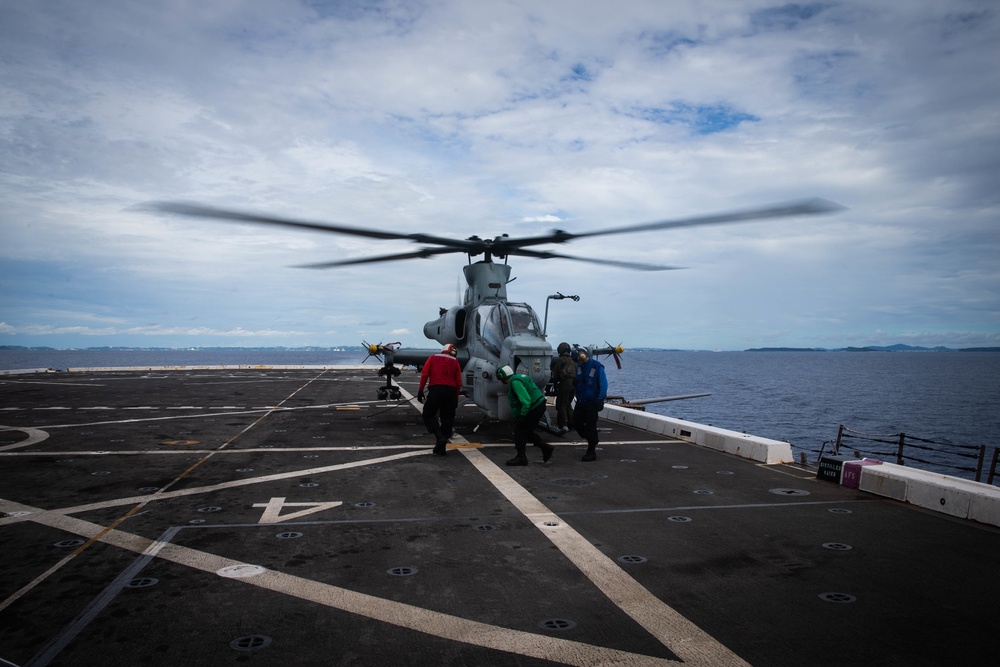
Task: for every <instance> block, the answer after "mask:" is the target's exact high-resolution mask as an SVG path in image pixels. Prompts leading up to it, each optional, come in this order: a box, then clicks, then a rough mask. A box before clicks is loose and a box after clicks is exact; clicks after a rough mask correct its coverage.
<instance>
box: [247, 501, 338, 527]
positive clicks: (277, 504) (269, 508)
mask: <svg viewBox="0 0 1000 667" xmlns="http://www.w3.org/2000/svg"><path fill="white" fill-rule="evenodd" d="M343 504H344V502H343V501H342V500H337V501H335V502H329V503H286V502H285V499H284V498H271V500H269V501H268V502H266V503H254V505H253V506H254V507H263V508H264V513H263V514H262V515H261V517H260V521H258V522H257V523H280V522H282V521H288V520H289V519H297V518H299V517H301V516H305V515H307V514H312V513H314V512H322V511H323V510H328V509H332V508H334V507H339V506H340V505H343ZM282 507H308V508H309V509H307V510H299V511H298V512H292V513H290V514H285V515H284V516H281V508H282Z"/></svg>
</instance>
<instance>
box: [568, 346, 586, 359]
mask: <svg viewBox="0 0 1000 667" xmlns="http://www.w3.org/2000/svg"><path fill="white" fill-rule="evenodd" d="M569 356H570V357H571V358H572V359H573V361H580V357H583V356H587V351H586V350H585V349H583V348H582V347H574V348H573V351H572V352H571V353H570V355H569Z"/></svg>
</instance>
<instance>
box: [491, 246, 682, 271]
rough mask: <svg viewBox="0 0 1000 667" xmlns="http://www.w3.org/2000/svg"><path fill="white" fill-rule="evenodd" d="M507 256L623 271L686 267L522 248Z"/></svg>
mask: <svg viewBox="0 0 1000 667" xmlns="http://www.w3.org/2000/svg"><path fill="white" fill-rule="evenodd" d="M507 254H508V255H517V256H521V257H534V258H535V259H569V260H573V261H575V262H588V263H590V264H604V265H607V266H620V267H622V268H625V269H637V270H639V271H679V270H683V269H685V268H687V267H684V266H664V265H662V264H643V263H641V262H625V261H621V260H615V259H598V258H596V257H578V256H575V255H562V254H560V253H557V252H542V251H538V250H526V249H524V248H511V249H508V250H507Z"/></svg>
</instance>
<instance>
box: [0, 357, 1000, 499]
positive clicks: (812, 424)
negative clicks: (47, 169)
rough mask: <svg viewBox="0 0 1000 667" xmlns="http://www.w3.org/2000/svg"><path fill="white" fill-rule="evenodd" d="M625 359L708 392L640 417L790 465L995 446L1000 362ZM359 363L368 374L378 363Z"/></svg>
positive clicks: (656, 390) (632, 390)
mask: <svg viewBox="0 0 1000 667" xmlns="http://www.w3.org/2000/svg"><path fill="white" fill-rule="evenodd" d="M364 359H365V353H364V352H363V351H348V352H329V351H302V350H249V349H248V350H150V351H139V350H135V351H133V350H51V351H36V350H0V370H10V369H19V368H53V369H60V370H65V369H67V368H84V367H122V366H180V365H187V366H194V365H241V364H242V365H253V364H273V365H353V364H359V363H362V362H363V361H364ZM622 361H623V365H622V368H621V369H618V368H616V366H615V363H614V360H613V359H611V358H605V359H603V362H604V364H605V366H606V368H607V373H608V380H609V384H610V392H609V393H610V394H612V395H620V396H624V397H625V398H627V399H632V400H635V399H640V398H653V397H660V396H673V395H681V394H694V393H710V394H711V396H708V397H704V398H695V399H689V400H684V401H672V402H669V403H658V404H653V405H649V406H647V407H646V410H647V411H648V412H653V413H656V414H662V415H667V416H671V417H678V418H681V419H687V420H690V421H694V422H699V423H702V424H711V425H714V426H718V427H721V428H726V429H731V430H734V431H741V432H745V433H750V434H753V435H758V436H763V437H767V438H772V439H775V440H784V441H787V442H789V443H791V445H792V449H793V451H794V452H795V454H796V456H798V455H799V452H806V453H807V455H808V456H809V458H810V459H811V460H814V459H815V458H816V457H817V455H818V454H819V452H820V451H821V450H822V449H824V448H825V450H826V451H827V452H829V451H830V448H831V447H832V442H833V441H834V440H835V439H836V437H837V429H838V426H839V425H841V424H843V425H844V426H845V427H847V428H848V429H851V431H854V432H857V433H859V434H869V435H872V436H880V437H874V438H869V437H867V436H865V435H857V434H855V435H854V436H853V437H850V438H848V439H846V440H845V441H844V443H845V444H844V447H846V448H847V450H848V451H849V452H853V451H854V450H858V451H860V452H861V453H862V454H863V455H866V456H874V457H875V458H880V459H883V460H887V461H895V456H896V444H895V443H896V441H897V440H898V436H897V435H896V434H898V433H900V432H905V433H906V434H907V446H906V448H905V449H904V459H905V462H906V463H907V465H912V466H914V467H919V468H924V469H928V470H934V471H937V472H943V473H946V474H951V475H956V476H959V477H964V478H967V479H972V478H973V473H972V472H970V470H968V469H974V468H975V466H976V460H975V458H974V457H975V456H976V454H977V452H976V451H975V450H973V449H969V448H970V447H974V446H978V445H986V446H987V453H986V466H987V467H988V466H989V463H990V458H991V456H992V448H993V447H997V446H1000V353H990V352H662V351H655V352H654V351H626V353H625V354H624V355H623V359H622ZM366 363H368V364H370V365H372V366H373V371H372V372H373V373H374V372H375V367H376V366H377V364H378V362H377V361H375V360H374V359H368V360H367V362H366ZM910 438H918V439H921V440H929V441H933V443H924V442H920V441H911V440H910ZM917 446H920V447H925V448H927V449H920V448H918V447H917ZM982 479H983V481H985V480H986V476H985V473H984V475H983V478H982ZM994 483H995V484H1000V479H997V480H994Z"/></svg>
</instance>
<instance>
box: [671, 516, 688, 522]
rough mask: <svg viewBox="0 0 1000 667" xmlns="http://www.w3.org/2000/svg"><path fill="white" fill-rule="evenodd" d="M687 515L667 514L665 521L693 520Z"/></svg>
mask: <svg viewBox="0 0 1000 667" xmlns="http://www.w3.org/2000/svg"><path fill="white" fill-rule="evenodd" d="M693 520H694V519H692V518H691V517H689V516H668V517H667V521H673V522H674V523H690V522H691V521H693Z"/></svg>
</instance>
